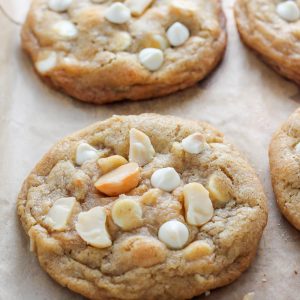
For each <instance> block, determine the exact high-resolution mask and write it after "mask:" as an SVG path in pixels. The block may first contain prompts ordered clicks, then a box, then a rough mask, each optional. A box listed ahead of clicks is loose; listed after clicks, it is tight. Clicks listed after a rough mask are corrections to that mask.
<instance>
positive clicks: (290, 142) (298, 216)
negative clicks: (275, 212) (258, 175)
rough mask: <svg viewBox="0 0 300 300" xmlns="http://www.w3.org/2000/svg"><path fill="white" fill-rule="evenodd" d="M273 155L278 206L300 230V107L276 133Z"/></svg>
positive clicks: (272, 162)
mask: <svg viewBox="0 0 300 300" xmlns="http://www.w3.org/2000/svg"><path fill="white" fill-rule="evenodd" d="M269 158H270V166H271V176H272V183H273V189H274V192H275V195H276V200H277V203H278V206H279V208H280V210H281V212H282V213H283V215H284V216H285V217H286V218H287V219H288V220H289V222H290V223H291V224H292V225H294V226H295V227H296V228H297V229H299V230H300V193H299V191H300V181H299V178H300V167H299V164H300V109H297V110H296V111H295V112H294V113H293V114H292V115H291V116H290V117H289V119H288V120H287V121H286V122H285V123H284V124H283V125H282V126H281V128H279V129H278V130H277V132H276V133H275V134H274V136H273V138H272V141H271V144H270V148H269Z"/></svg>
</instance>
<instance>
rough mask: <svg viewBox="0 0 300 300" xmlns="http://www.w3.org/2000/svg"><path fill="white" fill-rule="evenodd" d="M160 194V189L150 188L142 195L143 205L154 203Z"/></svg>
mask: <svg viewBox="0 0 300 300" xmlns="http://www.w3.org/2000/svg"><path fill="white" fill-rule="evenodd" d="M160 195H161V190H160V189H150V190H149V191H147V192H146V193H145V194H144V195H143V196H142V198H141V202H142V203H143V204H145V205H155V204H156V203H157V199H158V197H159V196H160Z"/></svg>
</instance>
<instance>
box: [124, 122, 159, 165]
mask: <svg viewBox="0 0 300 300" xmlns="http://www.w3.org/2000/svg"><path fill="white" fill-rule="evenodd" d="M129 134H130V147H129V161H130V162H136V163H137V164H138V165H139V166H141V167H143V166H144V165H146V164H148V163H149V162H151V161H152V160H153V157H154V155H155V150H154V148H153V146H152V144H151V141H150V139H149V137H148V136H147V135H146V134H145V133H143V132H142V131H140V130H137V129H135V128H132V129H131V130H130V133H129Z"/></svg>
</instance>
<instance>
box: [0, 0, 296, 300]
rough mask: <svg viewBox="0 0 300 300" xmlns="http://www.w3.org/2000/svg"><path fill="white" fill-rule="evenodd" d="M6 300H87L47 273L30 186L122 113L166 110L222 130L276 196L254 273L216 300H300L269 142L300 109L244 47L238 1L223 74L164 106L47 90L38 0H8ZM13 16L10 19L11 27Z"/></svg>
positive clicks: (0, 199) (4, 33)
mask: <svg viewBox="0 0 300 300" xmlns="http://www.w3.org/2000/svg"><path fill="white" fill-rule="evenodd" d="M0 4H1V5H2V8H3V9H2V11H1V12H0V28H1V30H0V299H1V300H2V299H3V300H4V299H5V300H19V299H22V300H23V299H25V300H27V299H28V300H29V299H30V300H42V299H45V300H48V299H51V300H52V299H55V300H63V299H73V300H79V299H82V297H80V296H78V295H75V294H73V293H72V292H70V291H68V290H67V289H65V288H62V287H60V286H59V285H58V284H56V283H55V282H54V281H53V280H52V279H50V278H49V277H48V275H47V274H46V273H45V272H44V271H43V270H42V269H41V268H40V267H39V264H38V262H37V259H36V258H35V256H34V255H33V254H32V253H30V252H29V242H28V238H27V237H26V236H25V234H24V232H23V229H22V228H21V226H20V223H19V221H18V219H17V216H16V197H17V194H18V191H19V189H20V187H21V183H22V181H23V179H24V178H25V176H26V175H27V174H28V173H29V171H30V170H31V169H32V168H33V167H34V165H35V164H36V163H37V162H38V160H39V159H40V158H41V156H42V155H43V154H44V153H45V152H46V151H47V150H48V149H49V147H50V146H51V145H52V144H53V143H55V142H56V141H57V140H58V139H60V138H62V137H64V136H65V135H67V134H70V133H72V132H74V131H76V130H78V129H81V128H83V127H85V126H87V125H89V124H91V123H93V122H96V121H99V120H103V119H105V118H108V117H110V116H111V115H113V114H139V113H143V112H157V113H161V114H173V115H178V116H184V117H187V118H191V119H196V120H205V121H208V122H210V123H211V124H213V125H215V126H216V127H218V128H219V129H221V130H222V131H223V132H224V133H225V134H226V136H227V138H228V139H229V140H230V141H232V142H233V143H234V144H235V145H236V146H237V147H238V148H239V149H240V151H242V152H243V153H244V155H245V156H246V157H247V159H248V160H249V161H250V162H251V163H252V165H253V166H254V167H255V168H256V170H257V172H258V175H259V177H260V179H261V181H262V182H263V185H264V188H265V190H266V193H267V196H268V199H269V210H270V211H269V222H268V225H267V228H266V230H265V232H264V235H263V238H262V241H261V243H260V248H259V250H258V254H257V257H256V259H255V261H254V263H253V264H252V266H251V268H250V269H249V270H248V271H247V272H245V273H244V274H243V275H242V276H241V277H240V279H239V280H237V281H236V282H235V283H233V284H232V285H229V286H227V287H225V288H221V289H218V290H215V291H212V292H211V295H210V296H207V297H205V296H202V297H200V298H199V299H206V300H211V299H214V300H223V299H224V300H242V298H243V296H244V295H245V294H246V293H248V292H251V291H254V292H255V295H256V298H255V299H258V300H265V299H267V300H268V299H274V300H281V299H282V300H285V299H289V300H293V299H299V297H300V296H299V292H300V233H299V232H297V231H296V230H295V229H293V228H292V227H291V226H290V225H289V224H288V223H287V222H286V221H285V220H284V219H283V218H282V217H281V215H280V213H279V212H278V210H277V207H276V205H275V201H274V196H273V192H272V189H271V183H270V177H269V166H268V156H267V150H268V144H269V141H270V138H271V134H272V132H273V131H274V130H275V129H276V128H277V127H278V126H279V125H280V124H281V123H282V122H283V121H284V120H285V119H286V118H287V117H288V116H289V114H290V113H291V112H293V111H294V110H295V109H296V108H297V107H298V106H299V103H300V93H299V89H298V88H297V86H296V85H294V84H292V83H290V82H288V81H286V80H284V79H283V78H281V77H280V76H279V75H277V74H275V73H274V72H273V71H272V70H270V69H269V68H268V67H267V66H265V65H264V64H263V63H261V62H260V61H259V60H258V59H257V58H256V57H255V55H253V54H252V53H251V52H250V51H249V50H247V49H246V48H245V47H244V46H243V45H242V44H241V42H240V40H239V37H238V34H237V32H236V28H235V24H234V20H233V12H232V6H233V0H225V1H224V3H223V6H224V9H225V12H226V15H227V18H228V24H227V25H228V32H229V41H228V48H227V52H226V56H225V59H224V61H223V62H222V64H221V65H220V66H219V68H218V69H217V70H216V71H215V72H214V73H213V74H212V75H211V76H210V77H209V78H208V79H206V80H205V81H204V82H202V83H201V84H198V85H197V86H195V87H193V88H190V89H188V90H185V91H183V92H180V93H177V94H175V95H171V96H169V97H164V98H160V99H157V100H154V101H142V102H139V103H129V102H123V103H118V104H111V105H104V106H98V107H96V106H94V105H89V104H83V103H80V102H78V101H76V100H73V99H71V98H69V97H67V96H65V95H62V94H60V93H58V92H56V91H53V90H50V89H49V88H47V87H46V86H45V85H43V84H42V83H41V82H40V81H39V79H38V78H37V77H36V75H35V74H34V73H33V70H32V67H31V64H30V62H29V60H28V58H27V57H26V56H25V55H24V54H23V53H22V51H21V50H20V40H19V31H20V26H18V23H22V22H23V20H24V16H25V13H26V11H27V9H28V6H29V0H10V1H7V0H0ZM3 11H5V12H6V13H7V15H8V16H10V17H11V18H12V19H13V21H12V20H9V18H8V17H7V16H5V15H4V13H3Z"/></svg>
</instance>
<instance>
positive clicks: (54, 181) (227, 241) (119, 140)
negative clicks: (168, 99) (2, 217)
mask: <svg viewBox="0 0 300 300" xmlns="http://www.w3.org/2000/svg"><path fill="white" fill-rule="evenodd" d="M18 214H19V216H20V218H21V222H22V224H23V227H24V229H25V231H26V233H27V234H28V235H29V236H30V241H31V249H32V250H33V251H35V253H36V255H37V256H38V259H39V261H40V264H41V265H42V267H43V268H44V269H45V270H46V271H47V272H48V273H49V275H50V276H51V277H52V278H54V279H55V280H56V281H57V282H59V283H60V284H61V285H63V286H67V287H68V288H70V289H72V290H73V291H75V292H77V293H80V294H82V295H84V296H85V297H87V298H91V299H99V300H100V299H101V300H104V299H189V298H192V297H194V296H196V295H200V294H202V293H204V292H206V291H209V290H211V289H214V288H217V287H220V286H223V285H226V284H229V283H231V282H232V281H234V280H235V279H237V278H238V277H239V276H240V275H241V273H242V272H243V271H244V270H245V269H247V268H248V266H249V265H250V263H251V261H252V259H253V258H254V256H255V253H256V249H257V246H258V243H259V240H260V237H261V235H262V231H263V229H264V227H265V225H266V221H267V208H266V197H265V195H264V192H263V189H262V186H261V184H260V182H259V180H258V178H257V176H256V174H255V172H254V171H253V169H252V168H251V167H250V166H249V165H248V163H247V162H246V161H245V160H244V159H243V158H242V157H241V156H240V154H239V153H238V152H237V151H236V150H235V149H234V148H233V147H232V146H231V145H230V144H228V143H226V142H225V141H224V139H223V135H222V134H221V133H220V132H219V131H217V130H216V129H214V128H213V127H211V126H210V125H208V124H206V123H203V122H196V121H188V120H184V119H180V118H177V117H171V116H161V115H155V114H143V115H139V116H114V117H112V118H110V119H108V120H106V121H102V122H99V123H96V124H94V125H92V126H90V127H88V128H86V129H83V130H82V131H80V132H77V133H75V134H73V135H71V136H69V137H66V138H65V139H63V140H61V141H60V142H58V143H57V144H56V145H55V146H54V147H53V148H52V149H51V150H50V151H49V152H48V153H47V154H46V155H45V156H44V158H43V159H42V160H41V161H40V162H39V163H38V165H37V166H36V167H35V168H34V170H33V171H32V172H31V174H30V175H29V177H28V178H27V179H26V180H25V182H24V184H23V187H22V190H21V192H20V194H19V199H18Z"/></svg>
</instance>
